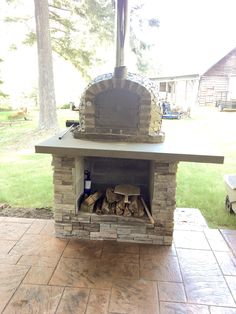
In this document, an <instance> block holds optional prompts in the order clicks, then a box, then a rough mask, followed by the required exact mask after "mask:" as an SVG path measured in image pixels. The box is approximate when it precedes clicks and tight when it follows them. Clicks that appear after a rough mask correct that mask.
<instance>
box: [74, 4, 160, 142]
mask: <svg viewBox="0 0 236 314" xmlns="http://www.w3.org/2000/svg"><path fill="white" fill-rule="evenodd" d="M126 29H127V0H126V1H124V0H123V1H120V0H118V1H117V53H116V67H115V70H114V73H108V74H104V75H100V76H98V77H96V78H95V79H94V80H93V81H92V82H90V83H89V85H88V86H87V88H86V89H85V91H84V93H83V96H82V98H81V102H80V106H79V112H80V113H79V116H80V118H79V121H80V125H79V126H78V127H77V128H76V129H75V131H74V136H75V138H86V139H92V140H94V139H104V140H116V141H128V142H155V143H160V142H163V141H164V134H163V133H162V132H161V121H162V114H161V107H160V104H159V96H158V90H157V86H156V85H155V83H153V82H152V81H151V80H149V79H148V78H145V77H142V76H140V75H138V74H133V73H129V72H127V68H126V67H125V65H124V54H125V42H126Z"/></svg>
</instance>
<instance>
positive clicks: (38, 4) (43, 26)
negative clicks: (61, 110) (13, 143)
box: [34, 0, 58, 129]
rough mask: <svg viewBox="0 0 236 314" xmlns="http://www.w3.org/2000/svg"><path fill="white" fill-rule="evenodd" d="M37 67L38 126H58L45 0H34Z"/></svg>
mask: <svg viewBox="0 0 236 314" xmlns="http://www.w3.org/2000/svg"><path fill="white" fill-rule="evenodd" d="M34 5H35V21H36V35H37V47H38V69H39V128H40V129H53V128H58V122H57V114H56V101H55V91H54V80H53V65H52V47H51V36H50V29H49V12H48V1H47V0H34Z"/></svg>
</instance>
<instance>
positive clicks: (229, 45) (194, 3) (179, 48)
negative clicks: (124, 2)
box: [131, 0, 236, 75]
mask: <svg viewBox="0 0 236 314" xmlns="http://www.w3.org/2000/svg"><path fill="white" fill-rule="evenodd" d="M131 1H132V0H131ZM146 4H147V6H146V12H147V13H146V14H149V15H150V16H152V15H153V16H154V17H156V18H158V19H159V21H160V27H159V29H158V31H157V33H156V37H155V40H154V41H155V44H156V51H155V52H154V53H155V56H156V60H158V62H160V63H161V64H162V69H160V71H161V70H162V71H163V74H164V73H171V72H172V74H174V72H175V71H176V72H179V71H183V72H188V73H191V72H195V71H204V70H206V69H208V68H209V67H210V66H211V65H213V64H214V63H215V62H217V61H218V60H219V59H221V58H222V57H223V56H224V55H225V54H226V53H228V52H229V51H230V50H232V49H233V48H234V47H236V35H235V34H236V15H235V12H236V0H147V1H146ZM146 35H147V34H146ZM188 73H186V74H188ZM183 74H184V73H183ZM167 75H169V74H167ZM170 75H171V74H170Z"/></svg>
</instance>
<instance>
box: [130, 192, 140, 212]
mask: <svg viewBox="0 0 236 314" xmlns="http://www.w3.org/2000/svg"><path fill="white" fill-rule="evenodd" d="M129 210H130V212H131V213H132V214H133V213H134V212H136V211H137V210H138V196H136V195H133V196H131V197H130V204H129Z"/></svg>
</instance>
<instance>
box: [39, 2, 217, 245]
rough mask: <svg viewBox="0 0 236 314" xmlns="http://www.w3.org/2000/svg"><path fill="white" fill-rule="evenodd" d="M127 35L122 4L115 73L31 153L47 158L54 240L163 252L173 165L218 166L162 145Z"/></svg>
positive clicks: (148, 86) (185, 149)
mask: <svg viewBox="0 0 236 314" xmlns="http://www.w3.org/2000/svg"><path fill="white" fill-rule="evenodd" d="M126 28H127V0H117V54H116V67H115V70H114V73H108V74H105V75H101V76H98V77H97V78H95V79H94V80H93V81H92V82H91V83H90V84H89V85H88V86H87V88H86V89H85V92H84V93H83V95H82V98H81V102H80V107H79V123H78V121H77V123H76V126H75V125H72V128H70V129H68V130H67V131H66V132H63V134H62V135H59V136H54V137H52V138H50V139H48V140H46V141H44V142H43V143H41V144H38V145H36V152H38V153H47V154H48V153H50V154H52V156H53V161H52V165H53V183H54V219H55V231H56V235H57V236H59V237H75V238H81V239H90V240H95V239H99V240H116V241H122V242H135V243H152V244H160V245H170V244H171V243H172V239H173V229H174V210H175V207H176V201H175V195H176V173H177V168H178V162H179V161H190V162H191V161H194V162H196V161H199V162H215V163H222V162H223V158H222V157H221V156H211V155H209V154H205V155H204V154H202V153H199V151H198V150H197V152H196V151H195V152H191V153H189V151H190V148H189V143H188V145H184V144H183V143H179V144H181V145H179V144H178V143H176V142H175V143H173V140H172V142H171V143H170V142H169V143H168V142H167V141H166V139H165V141H164V133H162V131H161V122H162V120H161V108H160V105H159V98H158V91H157V89H156V87H155V85H153V84H154V83H153V82H151V81H150V80H149V79H147V78H144V77H141V76H140V75H138V74H132V73H129V72H127V69H126V67H125V66H124V47H125V39H126ZM75 114H77V112H75ZM69 131H72V132H69ZM173 144H174V145H173ZM196 147H197V146H196V145H195V146H194V148H196Z"/></svg>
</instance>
